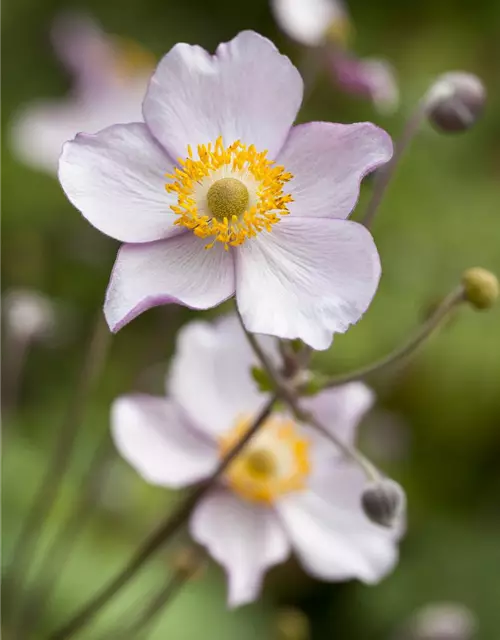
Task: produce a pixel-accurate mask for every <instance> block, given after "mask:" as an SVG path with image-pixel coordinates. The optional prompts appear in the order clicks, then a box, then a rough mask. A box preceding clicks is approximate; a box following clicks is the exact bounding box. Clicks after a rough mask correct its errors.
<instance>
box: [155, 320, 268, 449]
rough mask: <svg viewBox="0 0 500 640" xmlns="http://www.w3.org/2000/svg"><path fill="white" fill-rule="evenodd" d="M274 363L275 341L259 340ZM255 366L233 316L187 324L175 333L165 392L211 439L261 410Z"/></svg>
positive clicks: (262, 402) (246, 342)
mask: <svg viewBox="0 0 500 640" xmlns="http://www.w3.org/2000/svg"><path fill="white" fill-rule="evenodd" d="M259 341H260V343H261V346H262V348H263V349H264V350H265V351H266V353H268V355H269V356H270V357H271V359H273V360H274V359H276V360H277V349H276V346H275V344H274V341H273V340H272V339H271V338H266V337H265V336H263V337H261V338H260V339H259ZM254 365H258V362H257V360H256V357H255V355H254V352H253V350H252V348H251V347H250V345H249V343H248V340H247V338H246V337H245V335H244V333H243V330H242V328H241V326H240V323H239V321H238V319H237V318H236V316H235V315H231V316H226V317H223V318H220V319H219V320H218V321H217V322H214V323H208V322H203V321H199V320H197V321H194V322H190V323H189V324H187V325H186V326H184V327H183V328H182V329H181V330H180V332H179V333H178V335H177V349H176V353H175V356H174V357H173V359H172V365H171V369H170V373H169V377H168V382H167V389H168V393H169V395H170V396H171V397H172V398H174V400H175V401H176V402H177V403H178V404H179V405H180V406H181V407H182V408H183V410H184V411H185V412H186V414H187V415H188V416H189V418H190V420H192V421H193V422H194V423H195V424H196V425H197V426H198V427H199V428H200V429H202V430H203V431H204V432H206V433H208V434H209V435H210V436H211V437H213V438H215V437H217V436H219V435H220V434H222V433H224V432H225V431H227V430H228V429H230V428H231V427H233V426H234V424H235V422H236V420H237V419H238V417H241V416H250V417H251V416H252V415H255V414H256V413H258V412H259V410H260V408H261V407H262V406H263V404H264V403H265V402H266V401H267V396H265V395H263V394H262V393H259V391H258V389H257V385H256V382H255V380H254V379H253V377H252V375H251V368H252V366H254Z"/></svg>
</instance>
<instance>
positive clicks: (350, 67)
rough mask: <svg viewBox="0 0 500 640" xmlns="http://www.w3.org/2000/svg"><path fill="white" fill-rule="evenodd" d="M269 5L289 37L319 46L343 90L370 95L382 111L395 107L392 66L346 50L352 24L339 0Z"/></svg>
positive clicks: (293, 0)
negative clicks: (360, 56)
mask: <svg viewBox="0 0 500 640" xmlns="http://www.w3.org/2000/svg"><path fill="white" fill-rule="evenodd" d="M271 8H272V10H273V13H274V17H275V19H276V22H277V23H278V25H279V27H280V28H281V29H282V30H283V31H284V32H285V33H286V34H287V35H288V36H289V37H290V38H292V39H293V40H295V41H297V42H299V43H300V44H302V45H304V46H307V47H318V48H321V53H322V56H323V60H324V63H325V65H326V67H327V70H328V71H329V73H330V74H331V76H332V79H333V80H334V82H335V83H336V84H337V85H338V86H339V87H340V88H341V89H342V90H343V91H345V92H346V93H350V94H353V95H359V96H362V97H366V98H370V99H371V100H372V101H373V103H374V104H375V106H376V107H377V109H379V111H381V112H391V111H394V110H395V109H396V108H397V106H398V102H399V91H398V86H397V83H396V79H395V76H394V70H393V68H392V66H391V65H390V64H389V63H388V62H387V61H386V60H380V59H377V58H359V57H357V56H356V55H355V54H354V53H353V52H349V51H347V50H346V47H345V45H346V42H347V41H348V40H349V36H350V32H351V31H352V26H351V22H350V18H349V13H348V11H347V8H346V6H345V4H344V3H343V2H342V1H341V0H271Z"/></svg>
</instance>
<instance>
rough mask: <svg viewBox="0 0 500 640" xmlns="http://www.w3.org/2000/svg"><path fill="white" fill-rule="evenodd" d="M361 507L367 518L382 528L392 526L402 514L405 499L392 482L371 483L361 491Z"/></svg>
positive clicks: (397, 485)
mask: <svg viewBox="0 0 500 640" xmlns="http://www.w3.org/2000/svg"><path fill="white" fill-rule="evenodd" d="M361 505H362V507H363V511H364V512H365V514H366V515H367V516H368V518H369V519H370V520H371V521H372V522H374V523H375V524H379V525H381V526H382V527H391V526H393V525H394V524H395V523H396V522H397V521H398V519H399V518H400V516H401V515H402V514H403V511H404V508H405V505H406V497H405V493H404V491H403V489H402V488H401V486H400V485H399V484H398V483H397V482H394V480H390V479H383V480H380V481H378V482H371V483H370V484H368V485H367V486H366V488H365V490H364V491H363V494H362V496H361Z"/></svg>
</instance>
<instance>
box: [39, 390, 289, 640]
mask: <svg viewBox="0 0 500 640" xmlns="http://www.w3.org/2000/svg"><path fill="white" fill-rule="evenodd" d="M276 400H277V397H276V395H274V396H273V397H272V398H270V400H268V402H267V403H266V404H265V406H264V407H263V408H262V410H261V412H260V413H259V415H258V416H257V417H256V419H255V421H254V423H253V424H252V426H251V427H250V428H249V429H248V431H247V432H246V433H245V435H244V436H243V437H242V438H241V440H239V441H238V442H237V443H236V445H235V446H234V447H233V448H232V449H231V451H229V453H228V454H227V455H226V456H225V458H224V459H223V460H221V462H220V464H219V466H218V467H217V469H216V470H215V471H214V473H213V474H212V475H211V476H210V477H209V478H208V480H206V481H205V482H204V483H203V484H201V485H199V486H198V487H195V488H194V489H193V490H192V491H191V493H190V494H189V495H188V496H187V497H186V499H185V500H184V501H183V502H182V503H181V504H180V505H179V506H178V508H177V509H176V511H174V512H173V513H171V514H169V515H168V517H167V518H166V520H165V521H164V522H163V523H161V524H160V526H159V527H158V528H157V529H156V531H154V532H153V533H152V534H151V536H150V537H149V538H147V539H146V541H145V543H144V544H143V545H142V546H141V547H140V548H139V549H138V550H137V551H136V553H135V554H134V555H133V556H132V558H131V559H130V561H129V562H128V564H127V565H126V566H125V568H124V569H122V571H120V573H119V574H118V575H117V576H115V577H114V578H113V579H112V580H111V581H110V582H109V583H108V584H107V585H106V586H105V587H104V588H103V589H101V591H99V592H98V593H97V595H96V596H95V597H94V598H93V599H92V600H91V601H90V602H89V603H88V604H87V605H86V606H85V607H84V608H83V609H82V610H81V611H79V612H78V613H77V614H76V615H75V616H74V617H73V618H71V620H69V622H67V623H66V624H65V625H63V626H62V627H60V628H59V629H57V630H56V631H55V632H54V633H52V634H51V635H50V636H49V640H65V639H66V638H69V637H71V636H72V635H73V634H74V633H76V632H77V631H79V630H80V629H81V628H82V627H83V626H85V625H86V624H87V623H88V622H90V620H91V619H92V618H93V617H94V616H95V615H96V614H97V613H98V612H99V611H100V610H101V609H102V608H103V607H104V606H105V605H106V604H107V603H108V602H109V600H111V598H113V597H114V596H115V595H116V593H117V592H118V591H119V590H120V589H121V588H122V587H124V586H125V585H126V584H127V583H128V582H129V580H130V579H131V578H133V577H134V575H135V574H136V573H137V571H138V570H139V569H140V568H141V567H142V566H143V564H145V563H146V561H147V560H149V558H150V557H151V556H152V555H153V554H154V553H155V552H156V551H158V549H159V548H160V547H162V546H163V545H164V544H165V543H166V542H167V540H168V539H169V538H171V537H172V536H173V535H174V534H176V533H177V531H178V530H179V529H180V528H181V527H182V525H184V523H185V522H186V521H187V520H188V518H189V516H190V515H191V512H192V510H193V509H194V507H195V506H196V504H197V502H198V501H199V499H200V498H202V497H203V496H204V495H205V494H206V493H207V492H208V491H209V490H210V489H211V488H212V487H213V485H214V484H215V482H216V481H217V480H218V479H219V477H220V476H221V475H222V474H223V473H224V471H225V470H226V468H227V467H228V466H229V464H230V463H231V462H232V461H233V459H234V458H235V457H236V456H237V455H238V454H239V453H240V452H241V450H242V449H243V448H244V447H245V446H246V444H247V443H248V441H249V440H250V439H251V438H252V437H253V436H254V435H255V433H256V432H257V431H258V430H259V428H260V427H261V425H262V424H263V423H264V422H265V420H266V419H267V418H268V417H269V415H270V413H271V411H272V408H273V405H274V403H275V402H276Z"/></svg>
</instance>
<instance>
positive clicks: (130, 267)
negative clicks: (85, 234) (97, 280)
mask: <svg viewBox="0 0 500 640" xmlns="http://www.w3.org/2000/svg"><path fill="white" fill-rule="evenodd" d="M206 243H207V241H206V240H203V239H201V238H197V237H196V236H195V235H194V234H191V233H189V232H186V233H183V234H181V235H179V236H176V237H174V238H170V239H169V240H162V241H160V242H151V243H147V244H126V245H124V246H123V247H122V248H121V249H120V251H119V252H118V256H117V258H116V262H115V266H114V268H113V272H112V274H111V280H110V283H109V287H108V291H107V294H106V302H105V303H104V313H105V315H106V319H107V321H108V324H109V326H110V328H111V330H112V331H118V330H119V329H121V328H122V327H123V326H125V325H126V324H127V323H128V322H130V321H131V320H133V319H134V318H135V317H137V316H138V315H139V314H141V313H142V312H143V311H146V310H147V309H150V308H151V307H156V306H158V305H161V304H168V303H170V302H177V303H179V304H184V305H186V306H188V307H191V308H193V309H209V308H211V307H215V306H217V305H218V304H220V303H221V302H223V301H224V300H227V298H229V297H230V296H232V295H233V293H234V265H233V258H232V255H231V253H230V252H229V251H224V247H223V246H222V244H221V243H216V244H215V246H214V247H212V248H211V249H209V250H206V249H205V246H206Z"/></svg>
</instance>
